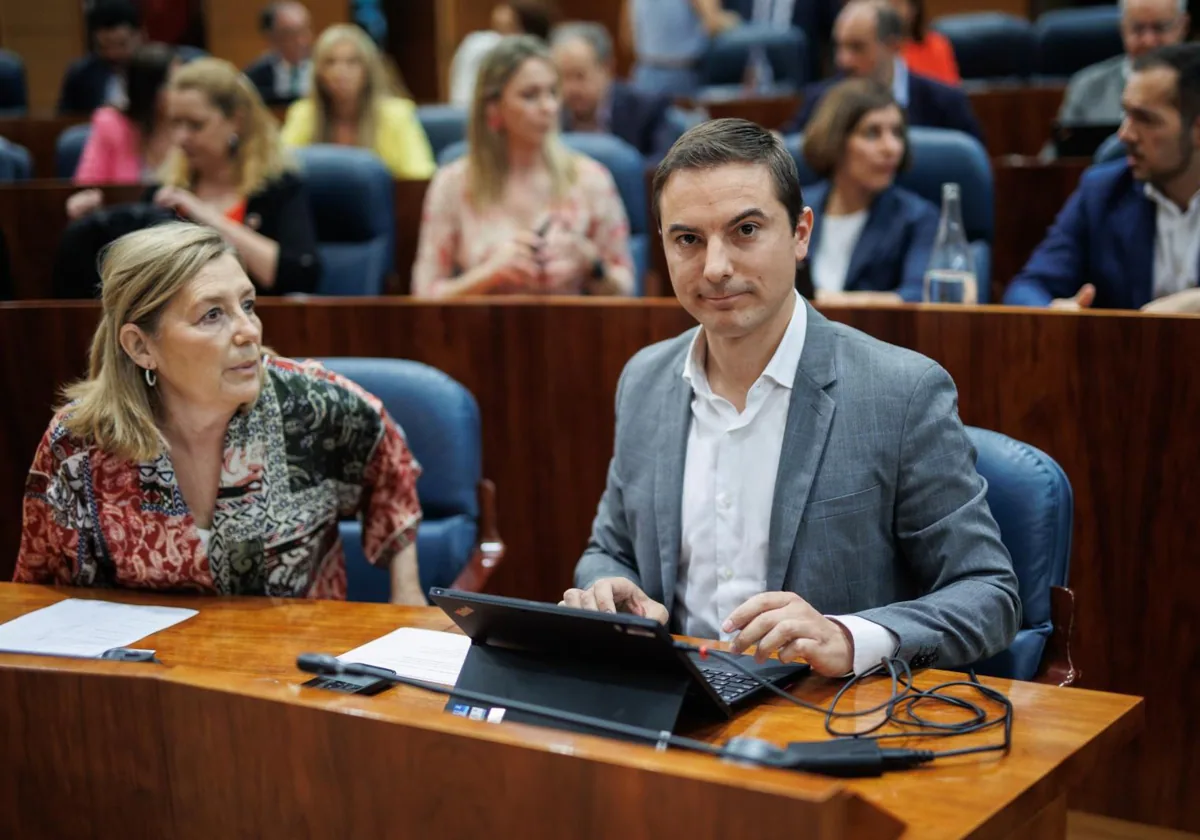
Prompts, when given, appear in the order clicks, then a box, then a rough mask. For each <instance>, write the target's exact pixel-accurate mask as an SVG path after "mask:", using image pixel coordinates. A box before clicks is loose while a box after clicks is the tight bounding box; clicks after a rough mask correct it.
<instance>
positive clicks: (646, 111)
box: [551, 23, 680, 163]
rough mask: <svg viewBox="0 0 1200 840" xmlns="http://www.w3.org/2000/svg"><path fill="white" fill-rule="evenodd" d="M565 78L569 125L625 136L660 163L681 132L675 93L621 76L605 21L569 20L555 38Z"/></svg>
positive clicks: (568, 128) (556, 59) (556, 58)
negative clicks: (647, 89)
mask: <svg viewBox="0 0 1200 840" xmlns="http://www.w3.org/2000/svg"><path fill="white" fill-rule="evenodd" d="M551 45H552V47H553V51H554V63H555V64H556V65H557V66H558V73H559V77H560V79H561V80H562V100H563V129H564V130H566V131H593V132H599V133H602V134H612V135H614V136H616V137H620V138H621V139H622V140H624V141H625V142H626V143H628V144H629V145H631V146H633V147H634V148H635V149H637V150H638V151H639V152H641V153H642V156H643V157H645V158H646V160H647V162H649V163H657V162H658V161H659V160H662V158H663V156H664V155H666V153H667V150H668V149H670V148H671V144H672V143H674V142H675V141H676V140H677V139H678V137H679V133H680V132H679V129H678V126H677V125H675V124H673V123H672V120H671V118H670V109H671V98H670V97H669V96H665V95H662V94H651V93H642V92H641V91H639V90H638V89H637V88H635V87H633V86H632V85H629V84H626V83H625V82H618V81H616V80H615V79H614V78H613V76H614V72H615V68H614V58H613V44H612V38H610V37H609V34H608V30H607V29H605V28H604V26H603V25H601V24H599V23H569V24H563V25H562V26H559V27H558V28H556V29H555V30H554V33H553V36H552V38H551Z"/></svg>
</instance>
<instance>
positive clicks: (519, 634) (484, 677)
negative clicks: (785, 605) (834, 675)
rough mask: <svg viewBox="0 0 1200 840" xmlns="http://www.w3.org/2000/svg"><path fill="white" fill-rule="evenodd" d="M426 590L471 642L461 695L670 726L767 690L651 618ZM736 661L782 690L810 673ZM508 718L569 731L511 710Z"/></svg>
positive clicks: (709, 717) (456, 704) (457, 705)
mask: <svg viewBox="0 0 1200 840" xmlns="http://www.w3.org/2000/svg"><path fill="white" fill-rule="evenodd" d="M429 595H430V598H431V600H432V601H433V602H434V603H435V604H437V605H438V606H439V607H441V608H442V610H443V611H444V612H445V613H446V615H447V616H449V617H450V618H451V619H452V620H453V621H454V623H455V624H457V625H458V626H459V628H461V629H462V631H463V632H464V633H465V634H466V635H467V636H469V637H470V638H471V649H470V651H469V652H468V654H467V659H466V661H465V662H464V664H463V669H462V671H461V672H460V674H459V679H458V682H457V683H456V684H455V688H457V689H459V690H462V691H476V692H480V693H485V694H491V695H494V696H499V697H504V698H508V699H512V700H521V701H524V702H530V703H536V704H539V705H544V706H550V707H553V708H556V709H559V710H563V711H571V712H575V713H577V714H585V715H590V716H594V717H601V718H604V719H606V720H612V721H616V722H621V723H627V724H630V725H634V726H644V727H647V728H653V729H656V730H658V731H663V730H666V731H672V732H673V731H675V728H676V726H677V725H678V724H679V723H680V719H681V717H683V718H688V719H696V720H698V721H700V722H708V723H711V722H713V721H714V720H724V719H727V718H729V717H731V716H732V715H733V714H734V712H735V711H736V710H737V709H740V708H743V707H745V706H746V705H748V704H750V703H752V702H753V701H755V700H756V699H758V698H760V697H761V696H762V695H763V694H764V693H769V691H768V689H766V688H765V687H764V686H763V685H761V684H760V683H759V682H758V681H757V680H754V679H752V678H751V677H749V676H747V675H746V674H745V673H743V672H742V671H741V670H739V669H738V668H735V667H734V666H733V665H731V664H729V663H727V662H725V661H723V660H722V659H720V658H717V657H712V656H710V657H708V658H707V659H702V658H701V657H700V655H699V653H698V652H692V651H687V650H684V649H681V648H679V647H676V645H675V641H674V639H672V638H671V634H670V633H669V632H668V630H667V628H665V627H664V626H662V625H661V624H659V623H658V622H657V621H654V620H653V619H649V618H642V617H640V616H635V615H629V614H625V613H617V614H611V613H600V612H594V611H590V610H579V609H574V608H571V607H560V606H558V605H557V604H548V603H542V602H538V601H527V600H524V599H520V598H507V597H503V596H499V595H486V594H482V593H474V592H460V591H456V590H448V589H438V588H434V589H431V590H430V593H429ZM739 661H740V662H741V663H743V664H744V665H745V667H746V668H748V669H749V670H751V671H752V672H753V673H755V674H758V675H760V676H761V677H762V678H763V679H764V680H766V681H767V682H769V683H771V684H773V685H776V686H779V687H781V688H782V687H785V686H787V685H789V684H790V683H792V682H793V681H795V680H796V679H798V678H800V677H801V676H803V675H805V674H807V673H808V671H809V666H808V665H807V664H804V663H783V662H779V661H778V660H767V662H765V663H762V664H759V663H758V662H755V660H754V657H752V656H745V655H742V656H741V657H740V659H739ZM464 705H467V704H463V703H462V702H461V701H459V700H456V699H455V698H454V697H453V696H452V697H451V699H450V702H449V703H448V704H447V709H449V710H451V711H456V710H457V711H458V712H459V713H461V709H462V708H463V706H464ZM468 708H469V705H468ZM471 713H472V714H475V715H476V716H484V717H488V716H490V715H493V714H494V712H493V710H491V709H488V710H478V709H471ZM505 719H513V720H527V721H528V722H532V723H539V724H542V725H547V724H549V725H553V726H556V727H560V728H572V727H569V726H565V725H563V724H561V723H558V722H554V721H547V720H546V719H544V718H542V719H540V720H539V719H536V716H530V715H521V714H517V713H507V717H506V718H505Z"/></svg>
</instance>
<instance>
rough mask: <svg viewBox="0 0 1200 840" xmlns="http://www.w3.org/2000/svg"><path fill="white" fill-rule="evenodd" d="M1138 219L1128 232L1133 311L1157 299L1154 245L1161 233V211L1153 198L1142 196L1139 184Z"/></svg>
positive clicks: (1137, 184) (1137, 185)
mask: <svg viewBox="0 0 1200 840" xmlns="http://www.w3.org/2000/svg"><path fill="white" fill-rule="evenodd" d="M1136 188H1137V191H1138V196H1137V205H1136V206H1137V211H1136V212H1137V216H1136V219H1135V221H1134V224H1133V226H1132V228H1127V229H1126V240H1125V247H1126V248H1128V249H1129V253H1130V254H1131V255H1132V257H1133V258H1132V259H1131V263H1132V265H1133V271H1134V273H1133V283H1132V285H1131V286H1129V287H1127V288H1129V289H1130V291H1131V293H1132V299H1131V300H1130V301H1129V302H1128V304H1127V305H1128V306H1129V308H1130V309H1141V308H1142V307H1143V306H1145V305H1146V304H1147V303H1149V302H1150V301H1152V300H1154V245H1155V237H1156V236H1157V234H1158V230H1157V228H1158V224H1157V221H1158V208H1157V205H1155V203H1154V202H1153V201H1151V200H1150V198H1149V197H1148V196H1146V195H1144V194H1142V192H1141V190H1142V185H1141V184H1140V183H1136Z"/></svg>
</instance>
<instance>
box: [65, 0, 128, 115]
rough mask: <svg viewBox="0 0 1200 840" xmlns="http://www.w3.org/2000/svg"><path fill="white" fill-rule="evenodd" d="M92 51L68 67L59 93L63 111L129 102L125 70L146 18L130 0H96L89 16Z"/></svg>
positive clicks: (87, 111) (82, 111)
mask: <svg viewBox="0 0 1200 840" xmlns="http://www.w3.org/2000/svg"><path fill="white" fill-rule="evenodd" d="M85 25H86V28H87V38H88V47H89V48H90V50H91V52H89V53H88V54H87V55H85V56H84V57H83V58H81V59H79V60H78V61H76V62H74V63H73V64H72V65H71V66H70V67H69V68H67V74H66V76H65V77H64V78H63V83H62V91H61V92H60V93H59V96H58V111H59V113H61V114H90V113H91V112H92V111H94V110H96V109H97V108H99V107H100V106H101V105H118V106H120V105H123V104H124V103H125V96H126V94H125V73H126V69H127V68H128V66H129V61H130V59H132V58H133V51H134V50H135V49H137V47H138V45H139V44H140V43H141V42H142V32H141V27H142V21H141V17H140V16H139V15H138V10H137V6H135V5H134V4H133V3H132V2H130V0H96V2H95V3H94V4H92V6H91V7H90V8H89V9H88V10H87V14H86V16H85Z"/></svg>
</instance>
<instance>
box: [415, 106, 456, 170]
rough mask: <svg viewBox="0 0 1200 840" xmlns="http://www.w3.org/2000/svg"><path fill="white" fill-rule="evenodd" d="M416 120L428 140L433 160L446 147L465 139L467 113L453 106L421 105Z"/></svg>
mask: <svg viewBox="0 0 1200 840" xmlns="http://www.w3.org/2000/svg"><path fill="white" fill-rule="evenodd" d="M417 119H418V120H419V121H420V123H421V128H423V129H425V136H426V137H428V138H429V145H430V146H431V147H432V148H433V156H434V158H437V157H438V155H440V154H441V153H442V151H443V150H444V149H445V148H446V147H447V146H452V145H454V144H455V143H461V142H463V141H464V140H466V139H467V112H466V110H465V109H463V108H459V107H457V106H455V105H421V106H419V107H418V108H417Z"/></svg>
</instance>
